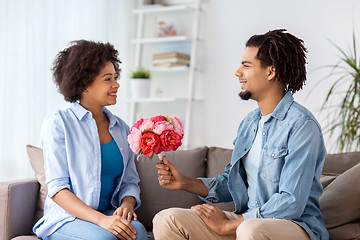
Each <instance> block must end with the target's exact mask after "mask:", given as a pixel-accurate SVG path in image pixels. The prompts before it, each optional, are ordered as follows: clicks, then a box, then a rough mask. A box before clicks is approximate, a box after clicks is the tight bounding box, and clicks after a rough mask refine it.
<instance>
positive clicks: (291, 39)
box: [246, 29, 307, 93]
mask: <svg viewBox="0 0 360 240" xmlns="http://www.w3.org/2000/svg"><path fill="white" fill-rule="evenodd" d="M285 31H286V30H285V29H278V30H273V31H269V32H267V33H265V34H262V35H254V36H252V37H251V38H250V39H249V40H248V41H247V42H246V47H257V48H258V52H257V55H256V58H257V59H259V60H260V64H261V67H263V68H265V67H268V66H274V68H275V79H276V80H278V81H279V82H281V83H282V84H283V86H284V87H285V89H286V90H289V91H291V92H292V93H295V92H297V91H299V90H300V89H302V88H303V86H304V84H305V81H306V68H305V64H306V55H305V54H306V52H307V51H306V48H305V46H304V41H303V40H301V39H299V38H297V37H295V36H294V35H291V34H290V33H285Z"/></svg>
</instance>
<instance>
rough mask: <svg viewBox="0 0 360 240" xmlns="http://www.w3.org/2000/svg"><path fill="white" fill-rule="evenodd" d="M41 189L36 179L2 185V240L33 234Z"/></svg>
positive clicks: (0, 222)
mask: <svg viewBox="0 0 360 240" xmlns="http://www.w3.org/2000/svg"><path fill="white" fill-rule="evenodd" d="M39 188H40V185H39V183H38V181H36V180H35V179H31V180H19V181H10V182H1V183H0V240H9V239H11V238H14V237H16V236H20V235H29V234H31V232H32V226H33V223H34V215H35V211H36V203H37V200H38V193H39Z"/></svg>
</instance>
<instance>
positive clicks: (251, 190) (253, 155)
mask: <svg viewBox="0 0 360 240" xmlns="http://www.w3.org/2000/svg"><path fill="white" fill-rule="evenodd" d="M269 118H270V114H269V115H266V116H261V118H260V121H259V124H258V128H257V131H256V137H255V139H254V142H253V144H252V146H251V148H250V150H249V151H248V152H247V153H246V154H245V156H244V157H243V158H242V161H243V164H244V168H245V172H246V177H247V182H248V196H249V202H248V208H249V209H248V210H247V211H251V210H252V209H254V208H257V202H258V199H257V198H256V188H257V187H256V186H257V175H258V170H259V165H260V159H261V155H260V153H261V144H262V141H263V136H264V135H263V134H262V133H263V128H264V123H265V122H266V121H267V120H268V119H269ZM264 137H265V136H264Z"/></svg>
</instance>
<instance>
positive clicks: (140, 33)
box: [127, 0, 201, 149]
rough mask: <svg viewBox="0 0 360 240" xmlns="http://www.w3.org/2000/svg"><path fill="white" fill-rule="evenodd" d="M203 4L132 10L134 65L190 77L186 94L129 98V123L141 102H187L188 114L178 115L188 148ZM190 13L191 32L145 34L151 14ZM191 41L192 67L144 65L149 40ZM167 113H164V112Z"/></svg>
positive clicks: (195, 3)
mask: <svg viewBox="0 0 360 240" xmlns="http://www.w3.org/2000/svg"><path fill="white" fill-rule="evenodd" d="M200 5H201V0H194V1H188V0H187V1H184V4H177V5H171V6H158V7H150V8H147V7H139V9H135V10H134V11H133V14H134V15H136V16H137V20H138V22H137V31H136V38H135V39H134V40H133V44H134V45H135V55H134V61H135V62H134V68H137V67H140V66H143V67H145V68H148V69H150V71H151V73H152V74H153V73H156V74H174V75H178V74H186V75H187V77H186V78H187V79H184V84H185V83H186V84H187V91H186V96H184V97H156V98H153V97H151V98H142V99H131V98H130V99H128V101H127V102H128V103H129V104H130V123H131V124H132V123H134V122H135V121H136V120H137V119H135V117H136V114H137V108H138V106H139V105H140V104H146V103H154V104H164V103H167V104H169V103H182V104H184V105H185V106H184V107H185V116H178V117H180V118H181V119H183V121H184V140H183V147H184V149H187V148H189V147H190V143H189V136H190V126H191V119H192V108H193V103H194V101H195V98H194V84H195V80H196V71H197V69H196V62H197V47H198V42H199V17H200ZM184 14H188V15H189V16H191V17H192V24H191V28H192V29H191V30H192V31H188V33H189V32H190V34H185V35H177V36H170V37H153V36H144V30H145V29H144V26H145V21H148V18H154V17H158V16H159V15H171V16H180V15H184ZM179 43H189V44H190V54H189V55H190V64H189V67H172V68H152V67H151V66H144V65H143V63H142V60H143V57H144V51H143V47H144V46H145V45H149V44H179ZM164 114H165V113H164Z"/></svg>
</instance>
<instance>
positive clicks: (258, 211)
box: [153, 30, 329, 240]
mask: <svg viewBox="0 0 360 240" xmlns="http://www.w3.org/2000/svg"><path fill="white" fill-rule="evenodd" d="M285 31H286V30H274V31H269V32H267V33H266V34H263V35H254V36H252V37H251V38H250V39H249V40H248V41H247V43H246V48H245V51H244V53H243V56H242V60H241V66H240V67H239V69H237V70H236V72H235V75H236V76H237V77H238V78H239V81H240V84H241V89H242V91H241V92H240V94H239V96H240V97H241V98H242V99H244V100H248V99H253V100H255V101H257V103H258V106H259V108H257V109H256V110H254V111H253V112H251V113H250V114H248V115H247V116H246V117H245V119H244V120H243V121H242V122H241V124H240V126H239V128H238V132H237V137H236V139H235V141H234V151H233V154H232V157H231V162H230V163H229V164H228V165H227V166H226V168H225V172H224V174H220V175H219V176H218V177H216V178H199V179H194V178H189V177H186V176H184V175H182V174H181V173H180V172H179V171H178V170H177V169H176V167H175V166H173V165H172V164H171V163H170V162H169V161H168V160H167V159H166V158H165V157H164V163H165V164H157V168H158V174H159V184H160V185H161V186H163V187H164V188H167V189H170V190H185V191H188V192H191V193H194V194H197V195H199V196H200V198H201V199H203V200H204V201H209V202H213V203H217V202H230V201H234V203H235V212H233V213H231V212H223V211H221V210H220V209H218V208H216V207H213V206H211V205H208V204H203V205H198V206H194V207H192V208H191V210H190V209H178V208H172V209H167V210H164V211H161V212H160V213H158V214H157V215H156V216H155V218H154V221H153V225H154V235H155V239H157V240H164V239H171V240H177V239H194V240H202V239H204V240H205V239H206V240H209V239H210V240H211V239H222V240H225V239H229V240H230V239H233V240H234V239H237V240H247V239H271V240H272V239H274V240H282V239H292V240H296V239H299V240H300V239H301V240H303V239H312V240H315V239H316V240H327V239H328V238H329V236H328V233H327V230H326V228H325V224H324V221H323V219H322V216H321V212H320V206H319V197H320V195H321V193H322V186H321V183H320V174H321V170H322V167H323V163H324V158H325V155H326V150H325V147H324V139H323V136H322V133H321V128H320V126H319V123H318V122H317V121H316V119H315V117H314V116H313V115H312V114H311V113H310V112H309V111H308V110H307V109H305V108H304V107H302V106H301V105H299V104H298V103H296V102H294V99H293V97H292V94H291V93H295V92H296V91H298V90H300V89H301V88H302V87H303V85H304V83H305V80H306V68H305V63H306V56H305V53H306V49H305V47H304V44H303V41H302V40H300V39H298V38H297V37H295V36H293V35H291V34H290V33H287V32H285Z"/></svg>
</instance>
